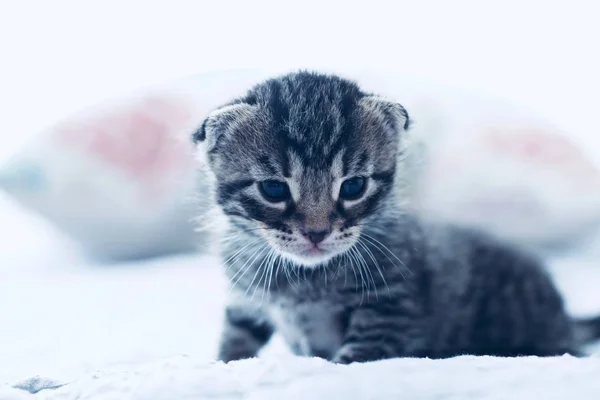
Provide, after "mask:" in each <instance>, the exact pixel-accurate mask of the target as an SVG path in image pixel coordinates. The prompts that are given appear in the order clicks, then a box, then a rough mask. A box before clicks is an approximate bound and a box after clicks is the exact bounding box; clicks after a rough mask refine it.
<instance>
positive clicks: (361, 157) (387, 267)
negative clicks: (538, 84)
mask: <svg viewBox="0 0 600 400" xmlns="http://www.w3.org/2000/svg"><path fill="white" fill-rule="evenodd" d="M409 125H410V120H409V117H408V114H407V112H406V110H405V109H404V108H403V107H402V106H401V105H400V104H397V103H394V102H390V101H388V100H385V99H383V98H380V97H378V96H375V95H372V94H368V93H364V92H363V91H361V89H360V88H359V87H358V86H357V85H356V84H355V83H354V82H352V81H348V80H346V79H343V78H340V77H337V76H332V75H324V74H318V73H310V72H297V73H291V74H288V75H284V76H281V77H277V78H273V79H270V80H267V81H265V82H262V83H260V84H258V85H256V86H255V87H254V88H252V89H251V90H249V91H248V93H247V94H246V95H245V96H243V97H241V98H239V99H236V100H234V101H232V102H231V103H229V104H227V105H225V106H223V107H221V108H219V109H217V110H216V111H214V112H212V113H211V114H210V115H209V116H208V117H207V119H206V120H205V121H204V122H203V124H202V126H201V127H200V129H199V130H198V131H197V132H196V133H195V134H194V137H193V139H194V141H195V143H197V144H198V146H199V147H203V149H202V151H203V152H204V153H203V154H204V155H205V156H206V158H207V161H208V165H209V169H210V171H211V172H212V174H213V175H214V181H215V182H214V183H215V196H216V201H217V203H218V205H219V206H220V208H221V209H222V211H223V212H224V214H225V215H226V216H227V218H228V221H229V223H230V224H229V234H230V235H231V238H230V239H229V240H228V241H226V242H223V256H224V258H225V267H226V273H227V275H228V277H229V280H230V282H231V287H232V296H231V302H230V304H229V306H228V307H227V310H226V312H225V327H224V331H223V334H222V340H221V344H220V350H219V358H220V359H221V360H223V361H230V360H238V359H242V358H249V357H254V356H256V355H257V353H258V352H259V350H260V349H261V348H262V347H263V346H264V345H265V344H266V343H267V342H268V341H269V339H270V337H271V336H272V335H273V333H274V332H275V331H277V332H278V333H280V334H282V335H283V337H284V339H285V340H286V342H287V343H288V344H289V346H290V348H291V349H292V351H293V352H295V353H296V354H299V355H305V356H317V357H322V358H325V359H328V360H332V361H333V362H336V363H351V362H365V361H372V360H380V359H385V358H392V357H430V358H441V357H451V356H455V355H461V354H472V355H497V356H518V355H538V356H551V355H559V354H563V353H577V352H578V351H579V349H580V345H582V344H583V339H585V340H592V339H593V338H595V337H598V336H599V335H600V329H599V328H600V327H599V325H600V324H599V323H598V321H599V320H590V321H582V322H581V323H576V322H575V321H573V320H572V319H571V318H569V317H568V316H567V315H566V313H565V310H564V307H563V301H562V299H561V296H560V295H559V293H558V292H557V290H556V289H555V287H554V285H553V283H552V282H551V280H550V279H549V277H548V276H547V275H546V273H545V272H544V270H543V269H542V267H541V266H540V264H539V262H538V261H537V260H536V259H534V258H533V257H531V256H529V255H527V254H524V253H520V252H519V251H517V250H514V249H512V248H509V247H508V246H506V245H503V244H502V243H500V242H499V241H495V240H494V239H492V238H489V237H486V236H485V235H484V234H483V233H479V232H475V231H469V230H466V229H459V228H454V227H450V226H436V225H435V224H432V223H429V222H426V221H424V220H421V219H419V218H417V217H416V216H414V215H411V214H410V213H408V212H407V211H406V210H404V211H403V209H402V207H401V206H399V205H401V204H402V200H403V199H398V198H395V194H396V193H400V191H397V190H395V185H397V184H398V180H399V179H398V175H399V174H400V173H401V172H402V166H403V164H402V160H403V154H404V152H405V150H406V143H407V133H406V131H407V129H408V128H409ZM584 330H585V332H584ZM584 336H585V337H584Z"/></svg>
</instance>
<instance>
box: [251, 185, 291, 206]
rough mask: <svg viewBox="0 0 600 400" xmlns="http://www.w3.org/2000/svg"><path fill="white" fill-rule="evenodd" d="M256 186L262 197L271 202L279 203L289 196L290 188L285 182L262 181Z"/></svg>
mask: <svg viewBox="0 0 600 400" xmlns="http://www.w3.org/2000/svg"><path fill="white" fill-rule="evenodd" d="M258 187H259V188H260V193H261V194H262V195H263V197H264V198H265V199H267V200H268V201H270V202H272V203H280V202H282V201H286V200H287V199H289V197H290V188H289V187H288V185H287V183H285V182H280V181H262V182H260V183H259V184H258Z"/></svg>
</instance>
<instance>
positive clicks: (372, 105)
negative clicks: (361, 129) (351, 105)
mask: <svg viewBox="0 0 600 400" xmlns="http://www.w3.org/2000/svg"><path fill="white" fill-rule="evenodd" d="M359 106H360V107H361V108H362V109H363V111H364V112H366V113H368V114H371V115H372V116H373V117H376V118H378V119H382V120H383V121H384V122H385V123H386V124H389V125H390V127H391V129H392V130H394V131H396V132H401V131H406V130H408V129H409V128H410V124H411V122H412V121H411V119H410V117H409V116H408V112H407V111H406V109H405V108H404V107H403V106H402V105H401V104H400V103H397V102H394V101H391V100H388V99H385V98H383V97H380V96H367V97H363V98H362V99H361V100H360V101H359Z"/></svg>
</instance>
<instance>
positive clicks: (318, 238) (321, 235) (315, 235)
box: [304, 231, 329, 244]
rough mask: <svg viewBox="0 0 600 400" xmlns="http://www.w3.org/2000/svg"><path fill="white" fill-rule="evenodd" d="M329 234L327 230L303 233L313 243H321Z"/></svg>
mask: <svg viewBox="0 0 600 400" xmlns="http://www.w3.org/2000/svg"><path fill="white" fill-rule="evenodd" d="M327 235H329V231H308V232H306V233H305V234H304V236H306V237H307V238H308V240H310V241H311V242H312V243H314V244H319V243H321V242H322V241H323V240H324V239H325V238H326V237H327Z"/></svg>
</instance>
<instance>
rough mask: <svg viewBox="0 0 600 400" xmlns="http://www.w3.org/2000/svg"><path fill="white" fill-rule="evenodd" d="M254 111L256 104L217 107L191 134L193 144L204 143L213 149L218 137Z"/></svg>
mask: <svg viewBox="0 0 600 400" xmlns="http://www.w3.org/2000/svg"><path fill="white" fill-rule="evenodd" d="M255 111H256V106H252V105H250V104H246V103H237V104H232V105H228V106H224V107H221V108H218V109H216V110H214V111H213V112H211V113H210V114H209V115H208V117H206V119H205V120H204V121H203V122H202V124H201V125H200V128H198V130H197V131H196V132H194V134H193V135H192V140H193V142H194V144H199V143H200V142H205V143H206V148H207V149H208V150H210V149H213V148H214V147H215V146H216V144H217V142H218V141H219V139H220V138H221V137H223V135H226V134H227V132H229V131H231V129H232V128H233V127H235V126H236V125H238V124H240V123H242V122H244V121H245V120H247V119H248V118H250V117H251V116H252V115H254V113H255Z"/></svg>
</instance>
